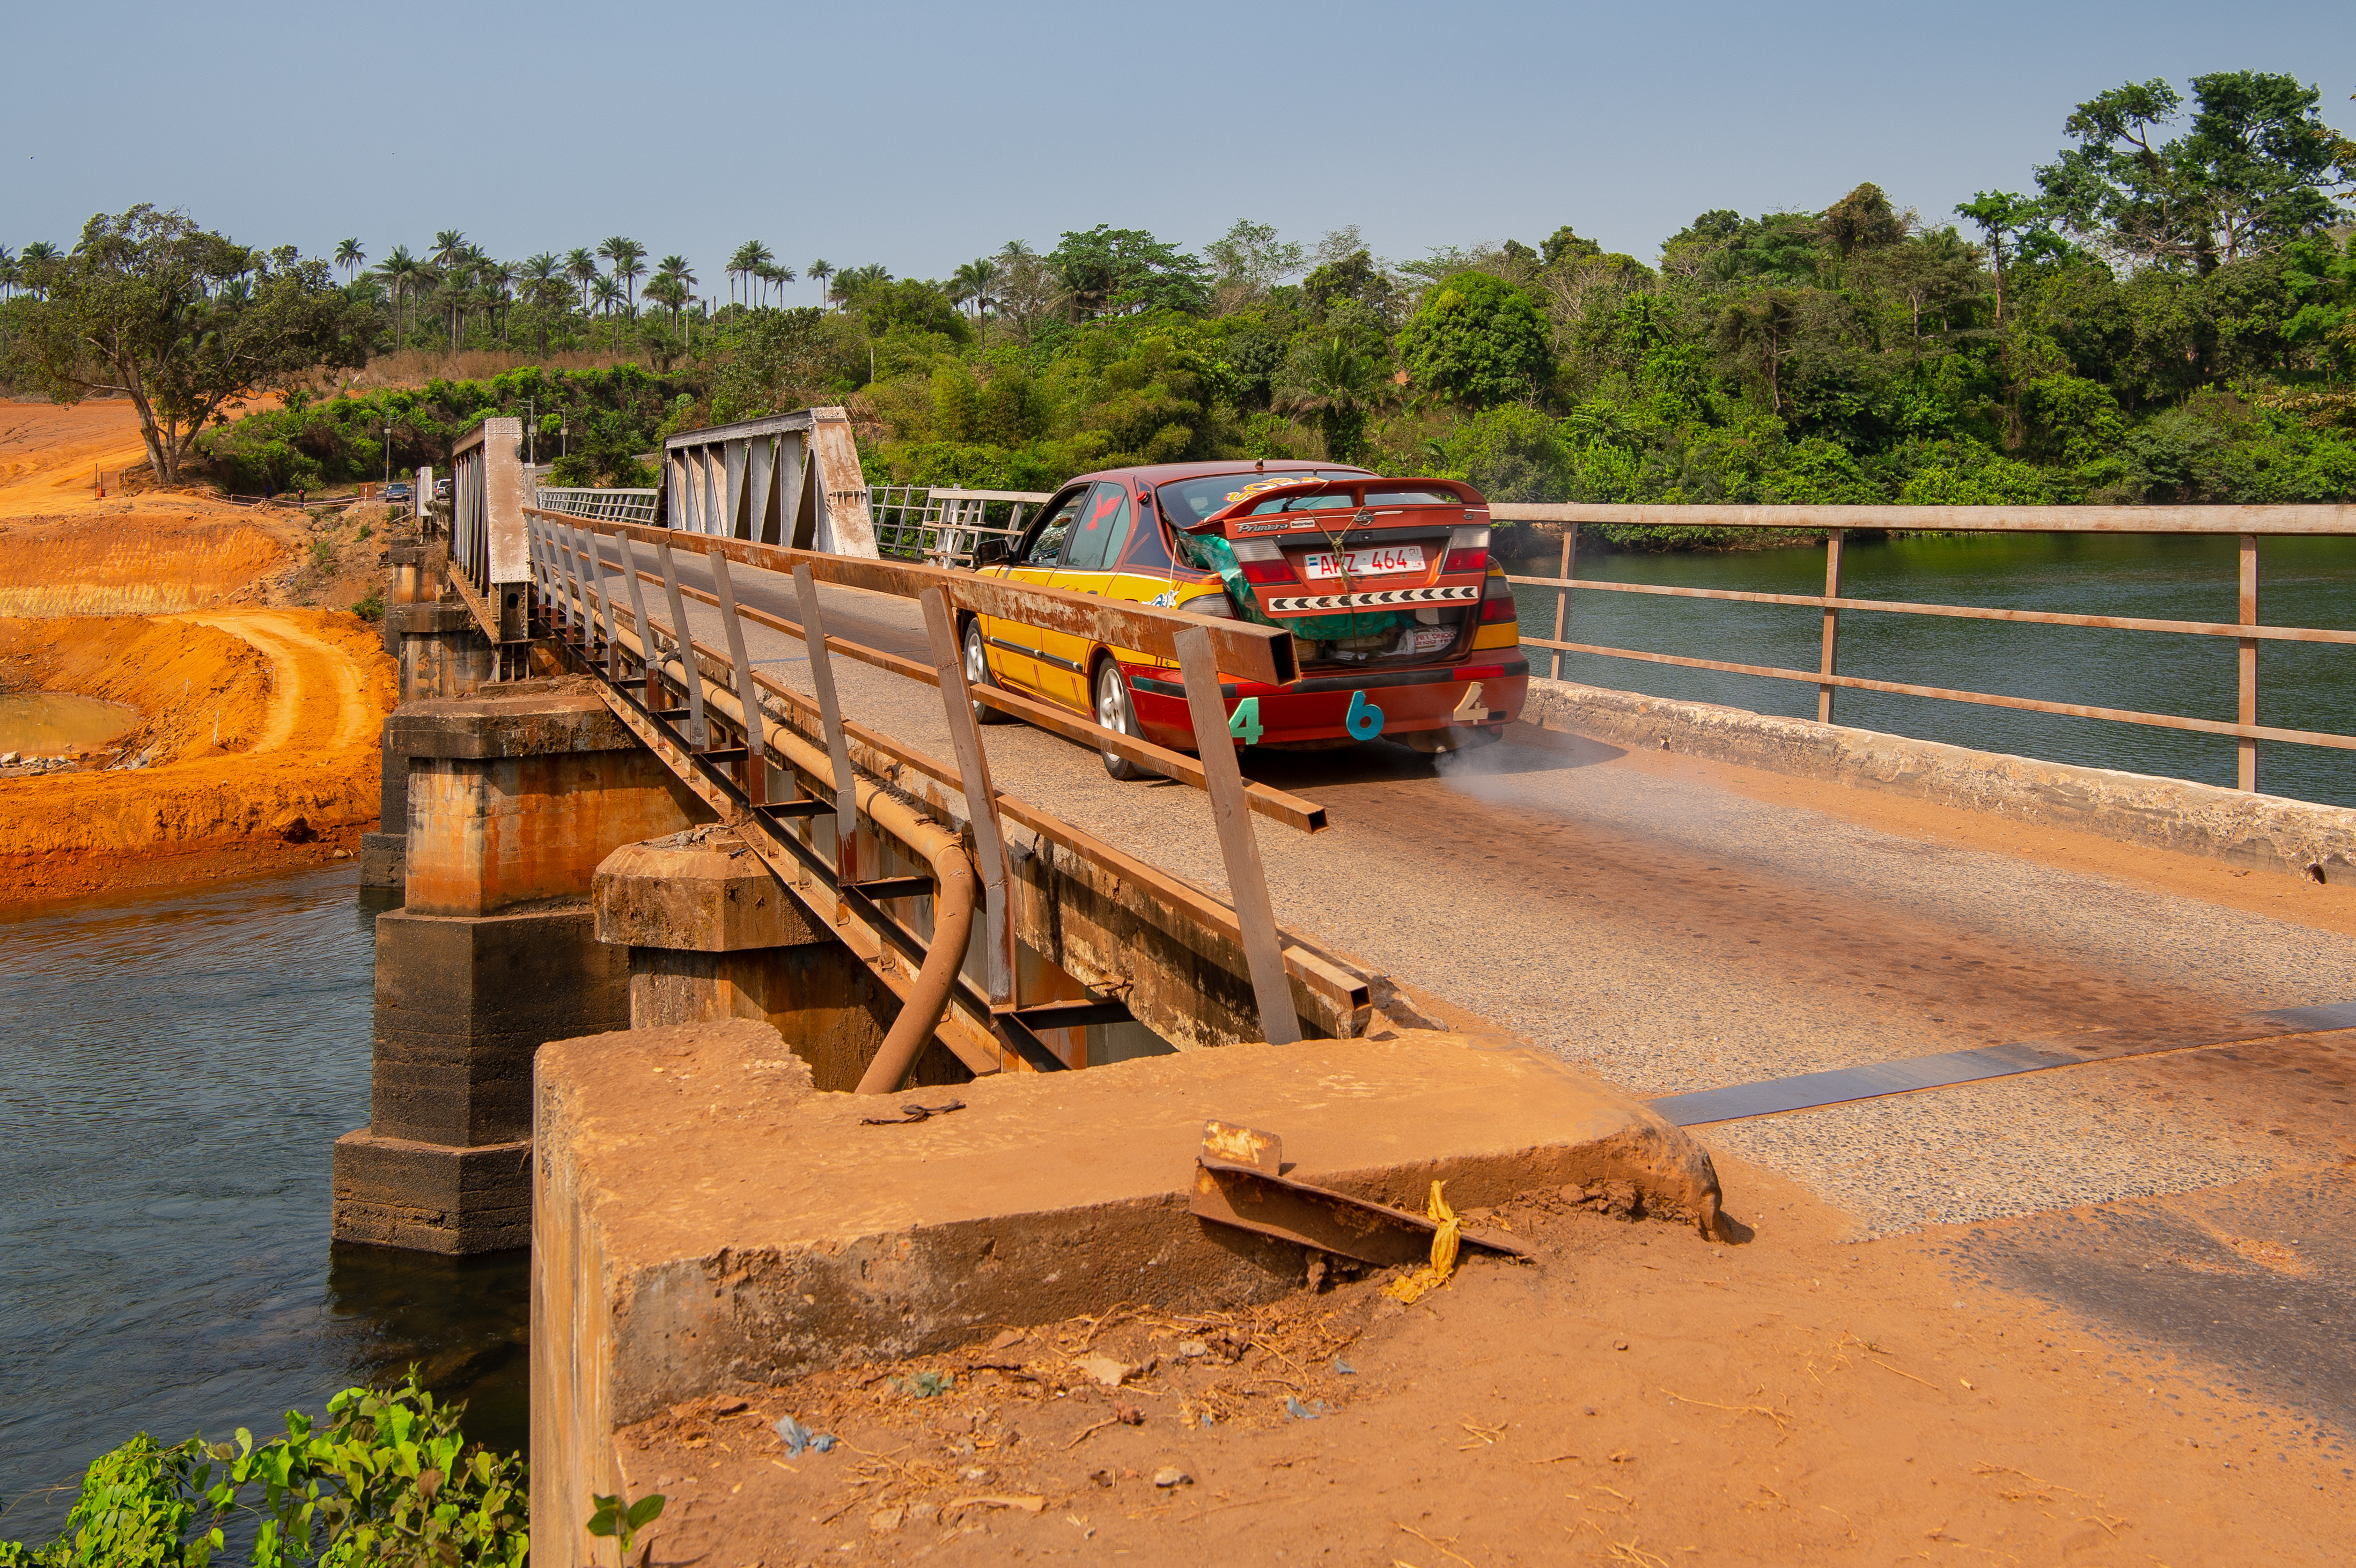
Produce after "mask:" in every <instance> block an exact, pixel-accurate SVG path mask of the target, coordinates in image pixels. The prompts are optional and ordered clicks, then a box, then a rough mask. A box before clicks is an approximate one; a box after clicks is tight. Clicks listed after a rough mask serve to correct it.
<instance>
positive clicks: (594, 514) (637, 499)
mask: <svg viewBox="0 0 2356 1568" xmlns="http://www.w3.org/2000/svg"><path fill="white" fill-rule="evenodd" d="M534 493H535V498H536V499H535V504H537V505H538V506H539V508H540V509H541V510H542V511H561V512H562V513H564V514H565V515H566V516H567V517H589V518H595V519H597V520H598V521H603V522H642V523H652V522H653V521H654V520H655V510H656V508H657V505H658V503H659V501H660V499H661V498H662V492H661V491H660V490H658V489H642V490H641V489H600V488H597V487H594V486H593V487H589V488H585V489H582V488H564V487H552V486H543V487H541V489H538V490H537V491H536V492H534Z"/></svg>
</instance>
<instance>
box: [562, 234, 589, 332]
mask: <svg viewBox="0 0 2356 1568" xmlns="http://www.w3.org/2000/svg"><path fill="white" fill-rule="evenodd" d="M564 275H565V276H566V277H569V278H571V279H572V280H573V282H574V283H577V284H579V285H581V314H582V315H584V316H586V315H588V314H589V284H590V281H591V280H592V279H594V277H596V275H597V258H596V257H594V256H593V255H591V254H590V253H589V248H588V247H587V246H586V245H575V246H573V249H571V250H569V251H567V252H564Z"/></svg>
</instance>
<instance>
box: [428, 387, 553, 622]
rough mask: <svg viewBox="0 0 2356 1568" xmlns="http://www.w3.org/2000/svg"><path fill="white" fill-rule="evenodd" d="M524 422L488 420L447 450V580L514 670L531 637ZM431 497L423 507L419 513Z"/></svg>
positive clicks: (529, 495)
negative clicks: (515, 650)
mask: <svg viewBox="0 0 2356 1568" xmlns="http://www.w3.org/2000/svg"><path fill="white" fill-rule="evenodd" d="M522 444H523V421H522V420H520V419H514V418H498V419H486V420H484V421H483V422H482V424H478V425H477V426H476V427H475V428H474V429H473V430H471V431H469V432H468V433H467V434H466V435H462V436H460V437H459V438H458V439H457V440H456V441H455V442H454V443H452V444H451V447H450V466H451V485H450V573H449V581H450V585H451V586H453V587H455V589H457V591H458V596H459V598H460V599H462V600H463V601H465V603H466V608H467V610H468V611H469V612H470V613H472V614H473V616H474V618H475V623H476V624H477V626H479V627H480V628H482V632H483V635H484V636H485V637H487V638H488V639H490V640H491V642H492V643H493V644H494V645H495V646H498V647H499V648H500V649H501V650H502V651H501V655H500V658H501V664H502V668H503V669H504V668H505V666H506V665H507V664H508V663H509V662H510V659H509V653H508V652H507V651H506V650H508V648H509V645H520V644H523V643H525V642H528V641H530V637H531V591H530V590H531V564H530V542H529V540H528V539H527V537H526V532H525V522H524V515H523V514H524V509H525V508H526V507H528V506H529V505H530V503H531V500H532V484H531V475H530V470H528V469H527V468H526V467H524V462H523V455H522V453H521V452H519V450H518V448H519V446H522ZM430 501H431V497H430V494H429V495H428V496H423V497H420V498H419V499H418V503H417V504H418V506H419V508H420V510H421V513H422V512H423V510H425V509H426V508H428V506H429V505H430Z"/></svg>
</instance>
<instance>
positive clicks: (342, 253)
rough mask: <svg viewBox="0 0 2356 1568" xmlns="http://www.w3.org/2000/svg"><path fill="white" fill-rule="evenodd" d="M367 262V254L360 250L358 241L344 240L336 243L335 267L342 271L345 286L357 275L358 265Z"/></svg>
mask: <svg viewBox="0 0 2356 1568" xmlns="http://www.w3.org/2000/svg"><path fill="white" fill-rule="evenodd" d="M367 260H368V252H366V251H363V250H361V249H360V242H359V241H358V240H344V241H341V242H337V246H336V265H337V266H339V267H341V268H343V269H344V282H345V283H346V284H349V283H350V282H351V281H352V279H353V278H354V277H355V276H357V275H358V274H359V270H360V263H362V262H365V261H367Z"/></svg>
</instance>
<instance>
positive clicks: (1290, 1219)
mask: <svg viewBox="0 0 2356 1568" xmlns="http://www.w3.org/2000/svg"><path fill="white" fill-rule="evenodd" d="M1234 1155H1240V1156H1242V1157H1241V1158H1240V1159H1238V1158H1234V1157H1230V1156H1234ZM1283 1155H1284V1145H1283V1143H1282V1141H1281V1140H1280V1139H1279V1138H1278V1137H1277V1135H1276V1134H1275V1133H1263V1132H1258V1131H1255V1130H1254V1129H1251V1128H1248V1127H1236V1126H1233V1125H1230V1124H1228V1123H1226V1122H1211V1123H1209V1124H1208V1125H1207V1126H1206V1127H1205V1129H1204V1137H1203V1150H1202V1154H1201V1155H1200V1156H1199V1157H1198V1158H1197V1160H1196V1162H1195V1167H1194V1192H1193V1193H1192V1194H1191V1195H1190V1196H1189V1197H1188V1199H1187V1204H1186V1207H1187V1208H1188V1209H1189V1210H1190V1211H1191V1212H1192V1213H1194V1215H1195V1216H1196V1217H1197V1218H1198V1219H1208V1220H1211V1221H1212V1222H1214V1223H1215V1224H1220V1225H1233V1226H1235V1227H1237V1229H1239V1230H1250V1231H1253V1232H1255V1233H1257V1234H1258V1235H1262V1236H1273V1237H1275V1238H1276V1239H1277V1240H1280V1241H1292V1242H1297V1243H1299V1244H1300V1245H1301V1246H1303V1247H1314V1248H1316V1249H1317V1250H1318V1251H1321V1252H1331V1253H1333V1254H1334V1255H1335V1256H1336V1257H1343V1258H1355V1259H1356V1260H1357V1261H1358V1262H1362V1263H1372V1264H1374V1265H1375V1266H1376V1267H1377V1268H1389V1267H1392V1266H1394V1265H1399V1264H1408V1265H1411V1264H1416V1263H1422V1262H1429V1261H1430V1257H1431V1238H1432V1236H1433V1234H1434V1233H1435V1232H1437V1231H1438V1230H1439V1229H1440V1227H1439V1226H1438V1225H1437V1224H1435V1223H1434V1222H1433V1221H1432V1220H1430V1219H1427V1218H1426V1217H1425V1216H1423V1215H1420V1214H1412V1213H1409V1212H1408V1210H1406V1209H1404V1208H1391V1207H1390V1206H1389V1205H1388V1204H1383V1203H1376V1202H1373V1201H1371V1200H1369V1199H1367V1198H1363V1197H1351V1196H1350V1195H1348V1194H1347V1193H1341V1192H1334V1191H1333V1190H1332V1189H1330V1188H1327V1187H1314V1186H1312V1185H1311V1184H1310V1183H1308V1182H1304V1181H1294V1180H1293V1179H1292V1178H1291V1177H1290V1176H1279V1175H1277V1174H1276V1173H1277V1171H1278V1170H1279V1169H1280V1168H1281V1167H1282V1165H1283ZM1459 1240H1460V1242H1461V1244H1462V1246H1466V1247H1475V1248H1479V1249H1481V1250H1483V1251H1490V1252H1495V1253H1498V1254H1499V1255H1501V1256H1504V1257H1509V1258H1522V1259H1527V1258H1528V1257H1529V1256H1530V1255H1531V1254H1530V1251H1529V1249H1528V1248H1526V1247H1525V1246H1523V1245H1522V1244H1521V1243H1520V1242H1518V1241H1515V1240H1512V1239H1511V1238H1509V1237H1505V1236H1502V1235H1499V1234H1497V1233H1496V1232H1494V1231H1489V1230H1472V1229H1470V1228H1463V1229H1461V1230H1460V1231H1459Z"/></svg>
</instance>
